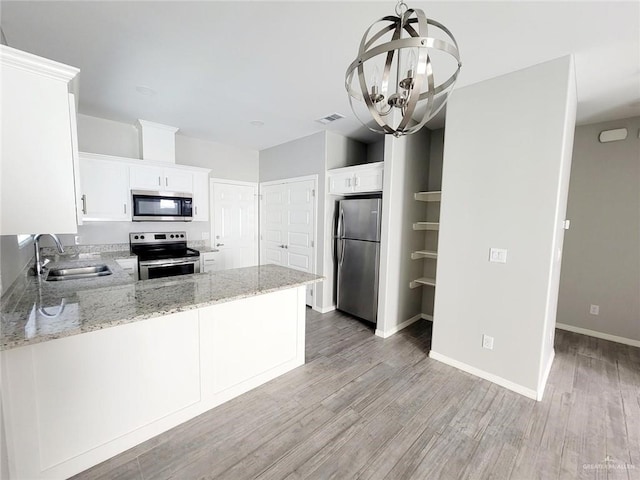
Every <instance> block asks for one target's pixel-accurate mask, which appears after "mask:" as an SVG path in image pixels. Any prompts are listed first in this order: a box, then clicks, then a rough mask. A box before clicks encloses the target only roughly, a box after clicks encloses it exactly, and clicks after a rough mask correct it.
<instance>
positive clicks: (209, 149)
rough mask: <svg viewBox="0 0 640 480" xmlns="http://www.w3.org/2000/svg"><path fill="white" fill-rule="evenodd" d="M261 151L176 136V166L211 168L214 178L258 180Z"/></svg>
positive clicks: (211, 175) (211, 176)
mask: <svg viewBox="0 0 640 480" xmlns="http://www.w3.org/2000/svg"><path fill="white" fill-rule="evenodd" d="M258 158H259V154H258V151H257V150H249V149H242V148H237V147H233V146H231V145H224V144H222V143H216V142H210V141H208V140H200V139H198V138H191V137H185V136H184V135H180V134H178V135H176V163H179V164H181V165H191V166H193V167H203V168H210V169H211V172H210V174H209V177H210V178H224V179H225V180H237V181H242V182H257V181H258Z"/></svg>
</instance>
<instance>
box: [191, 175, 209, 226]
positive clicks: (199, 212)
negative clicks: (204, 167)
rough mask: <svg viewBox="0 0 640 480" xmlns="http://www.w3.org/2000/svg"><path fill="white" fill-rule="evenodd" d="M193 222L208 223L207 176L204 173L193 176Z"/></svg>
mask: <svg viewBox="0 0 640 480" xmlns="http://www.w3.org/2000/svg"><path fill="white" fill-rule="evenodd" d="M193 221H194V222H208V221H209V174H208V173H206V172H194V174H193Z"/></svg>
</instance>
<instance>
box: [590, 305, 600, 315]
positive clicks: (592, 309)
mask: <svg viewBox="0 0 640 480" xmlns="http://www.w3.org/2000/svg"><path fill="white" fill-rule="evenodd" d="M589 313H590V314H591V315H600V305H591V306H590V307H589Z"/></svg>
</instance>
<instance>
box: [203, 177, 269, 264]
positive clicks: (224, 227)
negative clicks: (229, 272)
mask: <svg viewBox="0 0 640 480" xmlns="http://www.w3.org/2000/svg"><path fill="white" fill-rule="evenodd" d="M211 185H212V186H211V198H212V210H211V211H212V217H213V218H212V221H211V230H212V231H211V238H212V241H211V246H212V247H214V248H217V249H218V250H220V253H219V254H218V256H217V258H216V267H215V268H216V270H226V269H229V268H241V267H251V266H253V265H257V264H258V187H257V186H256V185H241V184H231V183H222V182H212V184H211Z"/></svg>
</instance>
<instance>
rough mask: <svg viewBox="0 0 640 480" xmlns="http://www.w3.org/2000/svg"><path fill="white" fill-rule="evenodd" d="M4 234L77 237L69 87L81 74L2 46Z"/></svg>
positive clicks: (0, 188) (0, 228)
mask: <svg viewBox="0 0 640 480" xmlns="http://www.w3.org/2000/svg"><path fill="white" fill-rule="evenodd" d="M0 65H1V69H2V70H1V76H2V82H0V83H1V90H0V97H1V98H2V102H1V111H0V116H1V118H2V122H1V123H2V127H1V138H2V142H0V143H1V147H0V152H1V153H0V170H1V171H2V175H1V180H0V191H1V201H0V204H1V207H0V218H1V221H0V235H15V234H29V233H76V232H77V218H76V189H75V180H74V159H73V149H74V148H77V147H76V145H75V144H74V141H73V134H75V132H73V128H74V126H75V122H72V117H74V116H75V114H76V111H75V105H73V106H70V103H69V101H70V97H69V85H70V82H71V81H72V80H73V79H74V78H75V77H76V75H77V74H78V72H79V70H78V69H77V68H73V67H69V66H67V65H63V64H61V63H58V62H54V61H51V60H48V59H45V58H41V57H38V56H36V55H32V54H29V53H26V52H22V51H20V50H16V49H14V48H11V47H7V46H5V45H0Z"/></svg>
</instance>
